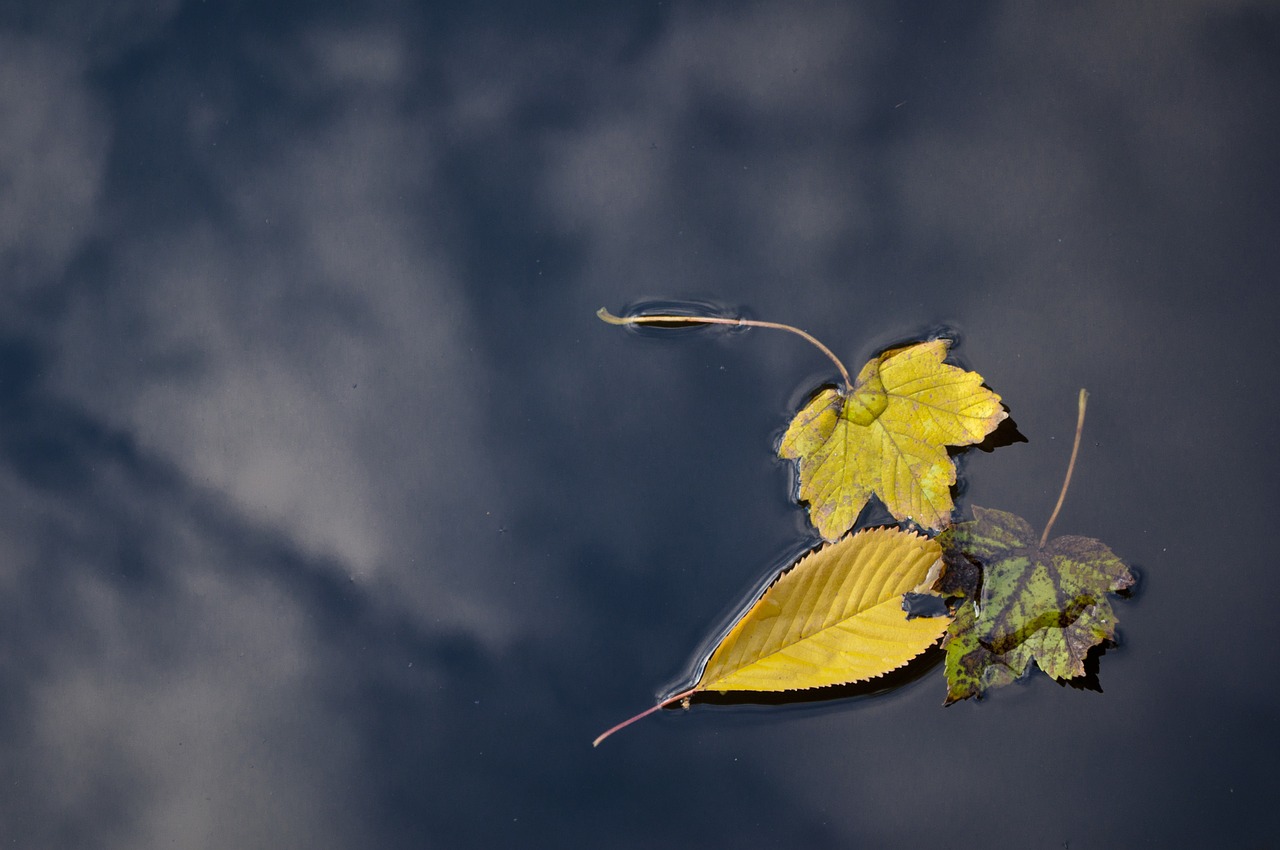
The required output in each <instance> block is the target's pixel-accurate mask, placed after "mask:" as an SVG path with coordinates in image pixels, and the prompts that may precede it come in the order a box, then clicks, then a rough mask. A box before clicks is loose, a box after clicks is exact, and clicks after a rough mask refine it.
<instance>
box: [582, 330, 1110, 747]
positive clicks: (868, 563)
mask: <svg viewBox="0 0 1280 850" xmlns="http://www.w3.org/2000/svg"><path fill="white" fill-rule="evenodd" d="M599 315H600V318H602V319H604V320H605V321H606V322H609V323H610V324H618V325H638V324H654V325H679V324H719V325H736V326H739V327H762V328H772V329H777V330H784V331H789V332H791V333H794V334H797V335H799V336H801V337H803V338H804V339H805V340H807V341H808V342H810V343H811V344H813V345H814V346H816V347H817V348H819V349H820V350H821V351H822V352H823V353H824V354H825V355H826V356H827V357H828V358H829V359H830V360H831V361H832V362H833V363H835V365H836V367H837V368H838V369H839V371H840V375H841V376H842V378H843V382H844V383H843V386H842V387H826V388H823V389H821V390H820V391H818V392H817V393H816V394H814V395H813V396H812V397H811V398H810V400H809V401H808V402H807V403H806V404H805V405H804V407H803V408H802V409H801V410H800V411H799V413H797V414H796V416H795V418H794V419H793V420H792V422H791V424H790V426H789V427H788V428H787V430H786V433H785V434H784V435H783V437H782V441H781V443H780V445H779V448H778V454H779V455H780V456H781V457H783V458H787V459H791V460H794V461H795V462H796V468H797V474H798V477H799V487H798V493H797V496H798V498H799V500H801V501H803V502H806V503H808V506H809V516H810V520H811V521H812V522H813V525H814V527H815V528H816V529H817V530H818V532H819V534H821V535H822V537H824V538H825V539H827V540H828V541H834V542H831V543H828V544H826V545H824V546H822V547H820V548H818V549H815V550H814V551H812V552H810V553H809V554H807V555H805V556H804V557H803V558H801V559H800V560H798V561H797V562H796V563H795V564H793V565H792V566H790V567H789V568H788V569H786V570H784V571H783V572H782V573H781V575H780V577H778V578H777V579H776V580H775V581H774V583H773V584H772V585H770V587H769V588H768V589H767V590H765V592H764V593H763V594H762V595H761V596H760V598H759V599H758V600H756V601H755V603H754V604H753V605H752V606H751V607H750V608H749V610H748V611H747V612H746V613H745V614H744V615H743V616H742V617H741V618H740V619H739V620H738V622H737V623H736V624H735V625H734V626H733V627H732V628H731V629H730V630H729V632H728V633H727V634H726V635H725V636H724V638H723V639H722V640H721V641H720V642H719V644H718V645H717V646H716V648H715V649H714V650H713V651H712V653H711V656H710V657H709V658H708V659H707V661H706V664H705V666H704V667H703V670H702V674H701V675H700V676H699V678H698V680H697V682H696V683H695V684H693V686H692V687H689V688H688V689H686V690H684V691H681V692H680V693H677V694H674V695H671V696H668V697H667V698H665V699H664V700H662V701H661V702H659V703H658V704H657V705H655V706H654V707H653V708H650V709H648V710H647V711H644V712H641V713H640V714H638V715H636V716H635V717H633V718H631V719H630V720H627V721H624V722H623V723H620V724H618V725H617V726H615V727H613V728H612V729H610V730H608V731H607V732H605V733H604V734H603V735H601V736H600V737H599V738H597V739H596V741H595V743H596V744H598V743H600V741H602V740H603V739H604V738H606V737H608V736H609V735H611V734H613V733H614V732H615V731H617V730H618V729H621V728H622V727H624V726H626V725H628V724H630V723H632V722H634V721H635V720H638V719H640V718H641V717H644V716H646V715H648V714H651V713H653V712H654V711H657V710H658V709H660V708H663V707H664V706H667V705H670V704H672V703H675V702H679V701H685V702H686V703H687V701H688V700H689V698H690V697H692V696H693V695H695V694H697V693H700V692H704V691H718V692H728V691H792V690H803V689H808V688H820V687H826V686H830V685H837V684H849V683H856V682H861V681H866V680H868V679H873V678H877V677H879V676H883V675H884V674H885V673H888V672H889V671H891V670H895V669H897V668H899V667H902V666H903V665H905V664H907V663H908V662H910V661H911V660H912V659H913V658H916V657H917V656H919V655H920V654H921V653H923V652H924V651H925V650H926V649H928V648H929V647H930V646H933V645H934V644H935V643H937V642H938V640H939V639H940V638H942V644H943V647H944V648H945V651H946V661H945V668H944V669H945V673H946V680H947V696H946V703H947V704H950V703H953V702H956V701H958V700H961V699H965V698H968V697H981V696H982V695H983V694H984V693H985V692H986V691H988V690H990V689H992V688H995V687H999V686H1001V685H1006V684H1009V683H1010V682H1013V681H1015V680H1017V679H1019V678H1021V677H1022V676H1023V675H1025V674H1026V673H1027V672H1028V670H1029V669H1030V666H1031V663H1032V662H1035V664H1036V666H1038V667H1039V668H1040V669H1041V670H1043V671H1044V672H1045V673H1047V674H1048V675H1050V676H1052V677H1054V678H1056V679H1059V680H1063V679H1071V678H1075V677H1079V676H1082V675H1084V674H1085V659H1086V657H1087V656H1088V654H1089V652H1090V651H1091V650H1092V649H1093V648H1094V647H1096V646H1098V645H1100V644H1102V643H1104V642H1107V641H1115V639H1116V616H1115V612H1114V610H1113V609H1112V606H1111V602H1110V599H1109V595H1110V594H1116V593H1123V592H1125V591H1126V590H1128V589H1129V588H1131V587H1132V586H1133V584H1134V581H1135V579H1134V576H1133V574H1132V573H1131V572H1130V570H1129V568H1128V567H1127V566H1126V565H1125V564H1124V562H1123V561H1121V560H1120V558H1119V557H1117V556H1116V555H1115V553H1113V552H1112V551H1111V550H1110V549H1109V548H1108V547H1107V546H1106V545H1105V544H1103V543H1101V542H1100V541H1097V540H1093V539H1091V538H1087V537H1071V536H1067V537H1059V538H1056V539H1054V540H1052V541H1050V540H1049V539H1048V537H1049V531H1050V529H1051V528H1052V526H1053V523H1054V521H1055V520H1056V519H1057V516H1058V511H1059V510H1060V509H1061V507H1062V502H1063V498H1064V497H1065V496H1066V491H1067V485H1068V484H1069V483H1070V480H1071V472H1072V470H1073V469H1074V467H1075V461H1076V455H1077V453H1078V451H1079V447H1080V432H1081V428H1082V427H1083V423H1084V410H1085V399H1086V396H1087V394H1086V393H1085V392H1084V391H1083V390H1081V393H1080V413H1079V420H1078V421H1077V424H1076V439H1075V444H1074V447H1073V449H1072V453H1071V460H1070V463H1069V464H1068V467H1067V475H1066V480H1065V481H1064V482H1063V486H1062V493H1061V494H1060V495H1059V498H1058V504H1057V506H1056V507H1055V508H1054V511H1053V515H1052V516H1051V517H1050V518H1049V521H1048V523H1046V526H1045V530H1044V533H1043V534H1042V535H1041V536H1040V537H1039V538H1036V535H1035V532H1034V531H1033V530H1032V528H1031V526H1030V524H1029V523H1027V522H1026V520H1024V519H1022V518H1021V517H1018V516H1015V515H1013V514H1010V513H1005V512H1003V511H995V510H988V509H984V508H977V507H975V508H974V509H973V513H974V519H973V520H971V521H967V522H960V523H957V524H954V525H952V524H951V516H952V512H953V510H954V503H953V501H952V496H951V488H952V486H953V485H954V484H955V483H956V469H955V465H954V463H953V462H952V460H951V457H950V456H949V454H948V452H947V449H948V447H960V446H967V445H973V444H975V443H979V442H981V441H982V440H984V439H985V438H986V436H987V435H988V434H990V433H991V432H992V431H993V430H994V429H995V428H996V427H997V426H998V425H999V424H1000V422H1001V421H1002V420H1004V419H1005V418H1006V417H1007V416H1008V414H1007V413H1006V411H1005V409H1004V406H1003V404H1002V401H1001V398H1000V396H998V395H997V394H996V393H995V392H993V391H992V390H990V389H988V388H987V387H986V386H985V385H984V382H983V378H982V376H981V375H979V374H978V373H976V372H969V371H966V370H964V369H962V368H960V367H957V366H953V365H951V364H948V363H946V362H945V359H946V356H947V354H948V348H949V342H948V341H947V340H945V339H933V340H926V341H924V342H920V343H914V344H911V345H905V346H900V347H896V348H892V349H890V350H888V351H885V352H884V353H882V354H880V355H879V356H878V357H875V358H873V359H872V360H871V361H870V362H868V363H867V365H866V366H864V367H863V369H862V371H861V372H860V373H859V375H858V378H857V380H856V381H853V380H851V379H850V377H849V372H848V371H847V370H846V369H845V367H844V364H843V363H841V362H840V360H839V358H837V357H836V356H835V354H833V353H832V352H831V350H830V349H828V348H827V347H826V346H825V345H823V344H822V343H821V342H819V341H818V340H816V339H815V338H813V337H812V336H810V335H809V334H808V333H806V332H805V331H802V330H800V329H798V328H794V327H791V326H790V325H782V324H778V323H775V322H761V321H755V320H747V319H729V318H724V317H718V316H717V317H701V316H694V315H636V316H629V317H622V318H620V317H617V316H614V315H612V314H610V313H609V312H608V311H606V310H601V311H600V313H599ZM873 496H874V497H876V498H878V499H879V500H880V502H881V503H883V504H884V506H885V507H886V508H887V509H888V510H889V512H890V513H891V514H893V516H894V517H895V518H896V519H897V520H898V521H899V522H902V523H907V522H910V523H914V524H915V525H916V526H918V527H919V528H920V529H921V530H922V532H923V533H919V532H915V531H908V530H904V529H903V528H900V527H897V526H889V527H882V528H866V529H862V530H858V531H855V532H854V533H851V534H846V532H847V531H849V529H850V528H851V527H852V526H853V525H854V523H855V522H856V521H857V518H858V515H859V514H860V513H861V512H862V509H863V508H864V507H865V505H866V504H867V502H868V501H869V500H870V499H871V498H872V497H873ZM935 534H936V536H934V535H935ZM920 593H926V594H932V595H933V597H934V604H935V605H936V607H937V608H938V609H939V610H940V611H944V612H946V613H945V615H940V616H925V617H920V616H911V615H908V613H907V608H908V607H909V605H908V602H907V600H908V598H909V597H910V595H911V594H920ZM942 599H945V600H948V602H949V605H943V604H942V603H941V602H940V601H939V600H942ZM931 613H932V612H931ZM944 633H945V637H944Z"/></svg>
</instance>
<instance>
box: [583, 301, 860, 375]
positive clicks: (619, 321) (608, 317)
mask: <svg viewBox="0 0 1280 850" xmlns="http://www.w3.org/2000/svg"><path fill="white" fill-rule="evenodd" d="M596 315H597V316H599V317H600V319H601V320H602V321H605V322H608V323H609V324H611V325H670V324H687V325H732V326H734V327H739V328H772V329H774V330H777V331H788V332H790V333H793V334H796V335H797V336H800V337H803V338H804V339H805V340H806V341H807V342H809V344H810V345H813V346H814V347H816V348H817V349H818V350H819V351H821V352H822V353H823V354H825V355H827V357H828V358H829V359H830V360H831V362H832V363H834V364H836V368H837V369H839V370H840V376H841V377H842V378H844V394H845V395H848V394H849V393H852V392H853V379H852V378H850V377H849V370H848V369H846V368H845V367H844V364H843V363H841V362H840V358H839V357H836V355H835V353H834V352H832V350H831V349H829V348H827V347H826V346H825V345H823V344H822V343H821V342H819V341H818V339H817V338H816V337H814V336H813V335H812V334H810V333H808V332H807V331H802V330H800V329H799V328H797V327H793V326H791V325H784V324H782V323H780V322H762V321H759V320H757V319H726V318H722V317H720V316H615V315H613V314H612V313H610V312H609V310H608V309H607V308H605V307H601V308H600V309H599V310H597V311H596Z"/></svg>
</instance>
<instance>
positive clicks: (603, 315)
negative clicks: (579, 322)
mask: <svg viewBox="0 0 1280 850" xmlns="http://www.w3.org/2000/svg"><path fill="white" fill-rule="evenodd" d="M596 315H597V316H598V317H600V321H602V322H607V323H608V324H611V325H625V324H627V320H626V319H624V318H622V317H621V316H615V315H613V314H612V313H610V312H609V308H608V307H601V308H600V309H599V310H596Z"/></svg>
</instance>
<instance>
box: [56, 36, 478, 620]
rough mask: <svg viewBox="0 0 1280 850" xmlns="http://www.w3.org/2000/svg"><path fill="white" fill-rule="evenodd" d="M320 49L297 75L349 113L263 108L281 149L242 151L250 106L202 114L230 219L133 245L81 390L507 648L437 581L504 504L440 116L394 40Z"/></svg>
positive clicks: (71, 346) (90, 303) (219, 482)
mask: <svg viewBox="0 0 1280 850" xmlns="http://www.w3.org/2000/svg"><path fill="white" fill-rule="evenodd" d="M300 43H301V44H302V45H303V47H302V48H300V49H299V50H298V51H296V52H294V53H290V52H289V51H280V54H281V55H280V56H279V57H277V60H276V61H277V62H278V63H280V64H281V65H282V67H281V68H280V69H279V70H280V73H282V74H285V75H291V74H292V73H293V72H292V70H290V69H291V68H293V66H292V65H290V63H289V57H290V56H295V57H297V63H298V67H299V68H301V69H303V70H304V71H305V73H304V74H302V75H300V76H298V79H303V78H305V79H306V80H307V81H308V85H309V86H310V87H311V91H310V96H312V97H317V98H320V99H323V100H325V101H326V102H327V103H328V108H329V110H330V114H331V116H332V117H331V119H330V120H328V121H325V122H323V123H322V124H320V125H318V126H317V125H315V124H314V123H312V122H310V121H309V120H307V119H304V118H301V117H299V116H295V115H291V114H289V113H287V112H286V113H279V114H272V115H269V116H263V117H262V118H261V120H262V121H263V122H264V124H265V125H266V127H267V131H266V132H265V133H264V138H266V139H268V140H270V141H269V143H268V144H267V145H266V146H263V147H255V148H252V149H244V148H237V146H236V145H233V144H228V145H226V146H225V148H227V149H228V150H226V152H225V153H223V152H220V151H222V150H223V149H222V148H217V147H214V145H215V144H216V143H217V142H218V141H219V135H218V133H219V132H220V130H219V127H220V124H219V122H217V121H210V120H208V117H207V113H208V112H209V111H210V110H212V112H213V113H215V114H221V115H223V116H224V117H225V116H226V114H227V110H228V109H234V105H231V106H228V105H226V104H224V105H222V106H218V107H212V108H211V107H209V106H207V105H204V104H193V105H192V107H191V109H192V113H193V121H192V122H191V123H190V124H189V126H190V127H191V130H192V132H193V133H194V134H195V135H194V137H193V139H192V140H191V141H193V142H194V143H195V144H194V147H195V149H196V150H198V151H200V155H201V156H202V157H205V158H207V161H208V167H209V168H210V169H211V170H212V171H213V172H214V173H216V174H217V175H218V177H219V182H218V189H219V197H218V199H217V206H218V209H219V210H221V211H223V212H220V213H219V214H217V215H215V214H214V213H212V212H210V213H208V215H207V217H204V218H203V219H202V218H200V217H197V218H196V219H195V220H193V221H191V222H189V223H187V222H181V223H175V224H173V225H171V226H167V227H162V228H161V229H160V231H159V232H156V233H153V234H150V235H148V236H146V238H144V239H139V238H136V237H134V236H132V235H131V234H128V233H121V234H119V237H118V239H119V241H120V243H121V244H120V245H119V247H118V248H117V251H118V256H119V259H120V262H121V266H122V272H121V273H122V275H123V276H124V277H125V278H126V279H127V280H128V281H129V286H128V288H127V289H126V290H124V291H123V292H122V291H121V290H118V289H115V288H100V289H97V290H86V291H85V292H84V294H83V295H82V296H81V297H80V298H79V300H78V301H77V302H76V303H75V308H74V311H73V313H72V317H71V319H70V320H69V321H68V322H67V323H66V324H65V326H64V328H65V332H64V337H63V343H64V350H65V351H66V352H67V357H66V359H65V360H64V363H63V368H62V372H61V385H62V387H63V388H64V390H65V392H67V393H68V394H70V395H71V396H72V397H74V398H77V399H80V400H83V401H84V402H85V403H87V404H89V405H90V407H91V408H92V409H93V410H95V411H98V412H100V413H101V414H102V415H103V416H104V417H105V418H107V420H108V421H111V422H113V423H117V424H119V425H121V426H123V427H126V428H127V429H128V430H130V431H131V432H133V433H135V434H137V436H138V438H139V440H140V441H141V443H142V445H143V446H144V447H145V448H147V449H148V450H154V451H157V452H159V453H161V454H162V455H163V456H165V457H167V458H170V459H172V460H173V462H175V463H176V464H178V465H179V466H180V467H181V468H182V469H184V470H185V471H186V472H187V473H188V474H189V475H190V477H191V478H192V480H194V481H199V482H201V483H203V484H205V485H208V486H212V487H214V488H216V489H218V490H221V491H223V492H226V493H228V494H229V495H230V496H231V497H232V498H233V499H234V500H235V501H236V503H237V504H238V505H239V506H240V507H241V508H242V509H243V510H244V511H245V512H246V514H247V515H251V516H254V517H259V518H261V519H262V520H264V521H267V522H270V523H273V524H278V525H279V527H281V528H283V529H287V530H288V532H289V533H290V534H291V535H293V536H294V538H295V539H296V540H297V541H298V542H299V543H300V544H301V545H303V546H304V547H305V548H306V549H307V550H309V551H311V552H315V553H330V554H333V555H336V556H338V558H339V559H340V560H341V562H343V563H344V564H345V565H346V568H347V569H349V570H350V571H351V572H352V573H353V574H354V575H358V576H362V577H364V578H366V579H368V580H374V581H378V582H386V583H387V584H388V586H390V587H398V588H400V590H401V591H402V592H408V593H409V596H408V599H416V600H418V601H421V602H423V603H425V604H426V605H427V606H428V607H429V608H430V610H432V611H434V612H435V613H436V615H437V616H440V617H443V618H446V619H453V618H454V617H457V616H465V617H467V618H469V622H470V626H471V627H473V628H478V629H482V630H489V632H490V634H491V635H493V636H495V637H496V636H497V635H498V634H500V633H501V632H502V630H503V628H504V627H503V626H502V625H501V624H502V623H503V622H504V618H502V617H496V616H491V617H488V618H487V622H483V624H481V622H480V621H479V620H477V619H476V618H477V616H478V615H481V611H480V610H479V609H478V608H477V607H476V602H475V601H466V600H462V599H454V600H449V599H447V598H445V597H442V596H440V595H439V593H438V590H434V589H431V588H432V587H433V585H434V584H435V583H437V582H438V581H439V580H440V579H441V578H442V576H443V575H444V574H445V573H446V572H447V571H449V570H452V569H460V568H461V567H460V565H459V563H458V561H459V560H460V559H453V558H449V557H445V556H443V555H442V554H441V553H440V552H438V551H436V552H435V555H434V556H428V555H424V554H423V553H425V552H432V550H433V549H434V548H435V547H434V545H433V543H432V542H431V541H433V540H434V539H435V538H436V537H437V535H438V533H439V531H440V530H441V529H442V528H448V527H450V525H456V523H452V522H451V520H450V518H449V515H450V514H456V513H457V512H459V511H463V510H471V511H473V515H478V514H479V513H480V512H481V511H482V508H480V507H478V506H477V505H476V504H475V503H474V502H469V497H468V496H467V492H468V491H467V484H468V482H469V481H470V480H471V479H476V478H478V479H480V480H484V479H485V476H486V475H487V474H488V472H487V469H486V461H485V459H484V455H483V453H482V452H481V451H480V449H479V447H478V446H477V445H476V444H475V443H474V441H473V439H472V438H471V437H470V436H469V435H471V434H472V433H474V424H473V422H472V419H473V417H474V416H475V413H474V411H473V410H472V409H471V408H470V400H469V398H468V396H467V395H466V394H464V393H460V392H458V390H457V389H456V388H457V387H460V386H465V385H467V384H473V385H479V384H480V383H482V380H481V378H480V376H478V375H476V374H475V368H476V367H475V364H474V361H473V360H472V359H471V358H469V357H468V356H467V347H468V343H467V341H466V339H465V337H464V335H463V334H464V333H465V328H466V317H465V314H464V313H463V312H462V307H461V305H460V304H459V303H458V299H457V297H456V295H455V294H454V293H455V291H456V290H457V288H458V286H459V283H458V281H457V278H456V276H455V275H454V273H453V272H452V271H451V270H450V268H449V260H448V258H447V257H446V256H445V255H444V254H443V253H442V252H441V250H440V248H439V243H440V241H441V239H442V238H443V236H444V233H442V231H441V225H442V224H443V225H445V226H446V227H447V211H446V210H442V209H441V208H440V207H439V204H440V203H442V201H441V200H439V199H437V198H436V197H435V193H434V192H433V188H432V185H431V181H432V179H433V178H432V174H431V172H432V167H433V155H434V153H433V150H432V145H431V141H432V140H431V137H430V135H429V134H428V133H427V132H426V131H425V130H424V128H426V127H428V126H429V122H427V121H426V120H425V119H424V116H423V115H420V114H416V113H415V112H414V111H412V110H409V111H407V112H406V111H404V110H402V109H401V107H400V97H401V95H402V94H403V89H402V87H403V85H405V82H406V80H405V78H404V76H403V72H404V63H403V62H402V61H401V60H400V59H398V58H397V51H398V50H400V48H399V47H398V45H397V44H396V42H395V41H394V40H389V39H388V38H386V37H384V36H381V35H378V34H376V33H374V34H362V33H360V32H355V33H352V34H350V35H346V34H342V35H340V34H336V33H334V32H332V31H323V32H319V33H318V34H315V35H311V36H305V37H303V38H302V39H300ZM326 87H328V88H327V89H326ZM234 117H235V120H236V122H245V121H246V120H251V119H250V118H249V116H246V115H243V114H236V115H235V116H234ZM223 140H224V141H225V138H224V139H223ZM423 198H425V199H426V200H427V208H426V209H425V211H424V212H415V208H416V205H418V204H420V203H422V199H423ZM228 213H229V216H230V218H229V220H226V221H224V220H222V216H223V215H226V214H228ZM126 328H128V329H131V330H125V329H126ZM486 507H490V506H486ZM406 530H416V533H411V534H410V536H408V537H406V536H405V531H406ZM459 542H460V543H461V541H459ZM409 588H413V590H411V591H410V590H409ZM429 589H431V590H430V592H429ZM406 601H407V600H406ZM481 619H482V620H483V619H485V618H483V617H481Z"/></svg>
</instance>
